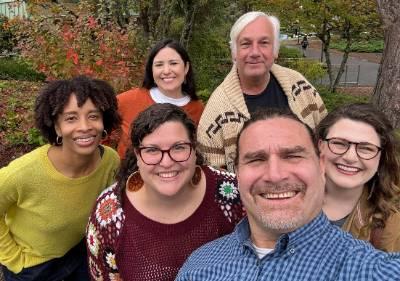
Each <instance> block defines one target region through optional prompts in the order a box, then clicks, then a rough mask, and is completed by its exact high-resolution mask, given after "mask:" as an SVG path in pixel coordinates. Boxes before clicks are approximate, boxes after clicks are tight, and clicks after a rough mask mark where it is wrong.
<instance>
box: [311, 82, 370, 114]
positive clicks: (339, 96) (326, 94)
mask: <svg viewBox="0 0 400 281" xmlns="http://www.w3.org/2000/svg"><path fill="white" fill-rule="evenodd" d="M317 90H318V92H319V94H320V95H321V98H322V100H323V101H324V104H325V106H326V108H327V109H328V112H329V111H332V110H333V109H335V108H336V107H339V106H342V105H345V104H349V103H355V102H369V101H370V97H369V96H365V95H364V96H356V95H350V94H345V93H340V92H336V93H332V92H330V91H329V89H328V87H326V86H317Z"/></svg>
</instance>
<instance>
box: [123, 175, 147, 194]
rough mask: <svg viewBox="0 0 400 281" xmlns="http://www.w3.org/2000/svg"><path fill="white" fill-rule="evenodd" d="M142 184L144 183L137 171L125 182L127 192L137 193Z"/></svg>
mask: <svg viewBox="0 0 400 281" xmlns="http://www.w3.org/2000/svg"><path fill="white" fill-rule="evenodd" d="M143 184H144V181H143V179H142V176H141V175H140V172H139V171H135V172H133V173H132V174H130V176H129V177H128V179H127V180H126V184H125V186H126V188H128V190H129V191H133V192H135V191H138V190H139V189H141V188H142V186H143Z"/></svg>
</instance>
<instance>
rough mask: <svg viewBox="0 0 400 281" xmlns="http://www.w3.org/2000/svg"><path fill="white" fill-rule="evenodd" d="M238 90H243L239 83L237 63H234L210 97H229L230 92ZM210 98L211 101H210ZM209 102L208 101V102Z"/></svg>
mask: <svg viewBox="0 0 400 281" xmlns="http://www.w3.org/2000/svg"><path fill="white" fill-rule="evenodd" d="M232 91H234V92H237V91H240V92H242V89H241V88H240V83H239V75H238V73H237V67H236V64H233V65H232V68H231V70H230V71H229V73H228V74H227V75H226V76H225V78H224V80H223V81H222V82H221V84H219V85H218V86H217V88H215V90H214V91H213V92H212V93H211V96H210V99H216V100H218V99H221V98H224V97H225V98H227V95H228V94H230V92H232ZM210 99H209V101H210ZM208 103H209V102H207V104H208Z"/></svg>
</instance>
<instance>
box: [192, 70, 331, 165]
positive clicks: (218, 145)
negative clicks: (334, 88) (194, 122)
mask: <svg viewBox="0 0 400 281" xmlns="http://www.w3.org/2000/svg"><path fill="white" fill-rule="evenodd" d="M271 73H272V74H273V75H274V76H275V78H276V80H277V81H278V83H279V85H280V86H281V87H282V89H283V91H284V93H285V95H286V96H287V99H288V103H289V107H290V109H291V110H292V112H293V113H295V114H296V115H297V116H298V117H299V118H300V119H301V120H302V121H303V122H304V123H306V124H307V125H309V126H310V127H311V128H314V127H315V126H316V125H317V124H318V123H319V122H320V120H321V119H322V118H324V117H325V115H326V114H327V111H326V108H325V105H324V103H323V101H322V99H321V97H320V96H319V94H318V92H317V91H316V90H315V88H314V87H313V86H312V85H311V84H310V83H309V82H308V81H307V79H306V78H304V77H303V76H302V75H301V74H300V73H298V72H297V71H294V70H292V69H289V68H285V67H282V66H279V65H277V64H274V65H273V66H272V68H271ZM249 118H250V113H249V111H248V110H247V107H246V103H245V101H244V97H243V91H242V89H241V87H240V81H239V76H238V74H237V67H236V65H233V67H232V69H231V71H230V72H229V74H228V75H227V76H226V77H225V80H224V81H223V82H222V83H221V84H220V85H219V86H218V87H217V88H216V89H215V91H214V92H213V93H212V95H211V97H210V99H209V100H208V102H207V105H206V107H205V109H204V111H203V114H202V115H201V118H200V123H199V127H198V130H197V137H198V142H199V148H200V150H201V152H202V153H203V155H204V156H205V158H206V160H207V162H208V163H209V164H210V165H212V166H215V167H225V166H226V167H227V169H228V170H229V171H231V172H233V170H234V158H235V154H236V137H237V135H238V134H239V131H240V130H241V128H242V127H243V123H244V121H245V120H247V119H249Z"/></svg>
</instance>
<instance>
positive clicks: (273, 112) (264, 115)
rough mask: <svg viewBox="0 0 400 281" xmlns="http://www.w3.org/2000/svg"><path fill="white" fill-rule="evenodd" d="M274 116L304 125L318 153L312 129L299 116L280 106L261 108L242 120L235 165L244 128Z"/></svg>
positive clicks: (237, 160)
mask: <svg viewBox="0 0 400 281" xmlns="http://www.w3.org/2000/svg"><path fill="white" fill-rule="evenodd" d="M275 118H286V119H290V120H293V121H296V122H298V123H300V124H301V125H303V126H304V128H305V129H306V131H307V132H308V135H309V137H310V141H311V143H312V144H313V147H314V151H315V153H316V154H317V155H319V150H318V143H317V142H316V141H315V137H314V131H313V130H312V129H311V128H310V126H308V125H307V124H305V123H304V122H302V121H301V120H300V118H299V117H297V115H296V114H294V113H293V112H292V111H290V110H288V109H281V108H262V109H258V110H257V111H256V112H254V114H252V115H251V118H250V119H248V120H246V121H245V122H244V125H243V127H242V129H241V130H240V132H239V134H238V136H237V138H236V156H235V166H237V165H238V163H239V140H240V137H241V136H242V133H243V131H244V130H246V128H247V127H249V126H250V125H251V124H253V123H255V122H257V121H264V120H270V119H275Z"/></svg>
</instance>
